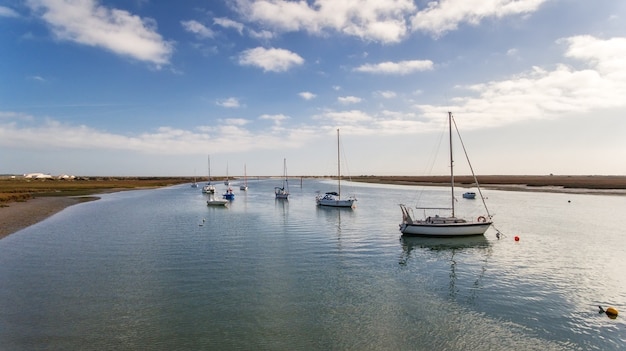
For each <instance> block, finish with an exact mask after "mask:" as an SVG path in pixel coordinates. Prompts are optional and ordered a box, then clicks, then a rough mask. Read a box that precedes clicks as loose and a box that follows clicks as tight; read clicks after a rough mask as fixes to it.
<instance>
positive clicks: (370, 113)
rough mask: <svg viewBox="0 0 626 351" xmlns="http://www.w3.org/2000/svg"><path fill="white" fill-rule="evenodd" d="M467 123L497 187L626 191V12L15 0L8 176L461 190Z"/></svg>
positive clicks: (478, 163) (394, 3)
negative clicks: (450, 133)
mask: <svg viewBox="0 0 626 351" xmlns="http://www.w3.org/2000/svg"><path fill="white" fill-rule="evenodd" d="M448 111H451V112H452V113H453V115H454V118H455V121H456V124H457V126H458V128H459V130H460V133H461V136H462V138H463V143H464V145H465V147H466V150H467V152H468V156H469V158H470V160H471V162H472V166H473V168H474V171H475V172H476V173H477V174H479V175H480V174H483V175H509V174H510V175H521V174H532V175H542V174H561V175H562V174H566V175H626V137H625V136H626V116H624V112H626V1H615V0H595V1H579V0H440V1H432V0H429V1H422V0H308V1H304V0H300V1H285V0H256V1H255V0H204V1H201V0H185V1H168V0H99V1H98V0H24V1H17V0H0V174H24V173H31V172H43V173H49V174H53V175H58V174H71V175H84V176H95V175H102V176H106V175H112V176H116V175H117V176H180V175H182V176H198V177H203V176H207V173H208V172H209V169H208V159H209V155H210V164H211V168H210V172H211V174H212V175H214V176H223V175H226V174H228V175H230V176H237V175H242V174H243V172H244V167H245V169H246V172H247V174H248V175H249V176H254V175H264V176H265V175H281V174H282V173H283V160H284V159H286V163H287V170H288V171H287V173H288V175H290V176H298V175H332V174H335V173H336V169H337V132H336V131H337V129H339V130H340V135H341V136H340V140H341V142H340V145H341V147H340V150H341V152H340V154H341V166H342V168H341V169H342V173H343V174H344V176H345V175H354V176H356V175H431V174H447V173H448V172H449V167H448V166H447V165H446V163H445V162H446V161H445V157H440V156H437V155H439V154H440V153H442V151H441V150H447V149H446V148H447V144H446V142H445V141H442V136H443V137H445V130H446V129H445V128H446V127H445V123H446V119H447V115H448ZM459 145H460V144H459V143H457V142H455V150H458V149H459V148H460V147H459ZM439 159H442V160H443V162H440V161H439ZM435 160H437V161H435ZM463 160H464V156H462V155H457V154H456V151H455V173H457V174H469V171H468V168H467V167H466V166H463V165H462V164H464V162H461V161H463Z"/></svg>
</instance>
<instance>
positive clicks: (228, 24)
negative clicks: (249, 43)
mask: <svg viewBox="0 0 626 351" xmlns="http://www.w3.org/2000/svg"><path fill="white" fill-rule="evenodd" d="M213 23H215V24H217V25H218V26H221V27H224V28H232V29H234V30H236V31H237V32H239V34H243V28H244V27H243V24H241V23H239V22H235V21H233V20H231V19H229V18H224V17H218V18H214V19H213Z"/></svg>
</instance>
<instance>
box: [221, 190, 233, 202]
mask: <svg viewBox="0 0 626 351" xmlns="http://www.w3.org/2000/svg"><path fill="white" fill-rule="evenodd" d="M222 197H223V198H224V199H226V200H234V199H235V194H233V188H231V187H228V189H226V192H225V193H224V194H223V195H222Z"/></svg>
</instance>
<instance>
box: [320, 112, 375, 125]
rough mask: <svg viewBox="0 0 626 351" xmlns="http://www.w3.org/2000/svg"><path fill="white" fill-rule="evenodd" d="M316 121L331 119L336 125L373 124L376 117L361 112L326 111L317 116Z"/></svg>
mask: <svg viewBox="0 0 626 351" xmlns="http://www.w3.org/2000/svg"><path fill="white" fill-rule="evenodd" d="M314 118H315V119H329V120H332V121H333V122H335V123H342V124H359V123H362V122H373V121H374V120H375V118H374V117H372V116H370V115H369V114H367V113H366V112H363V111H360V110H350V111H325V112H324V113H323V114H321V115H318V116H315V117H314Z"/></svg>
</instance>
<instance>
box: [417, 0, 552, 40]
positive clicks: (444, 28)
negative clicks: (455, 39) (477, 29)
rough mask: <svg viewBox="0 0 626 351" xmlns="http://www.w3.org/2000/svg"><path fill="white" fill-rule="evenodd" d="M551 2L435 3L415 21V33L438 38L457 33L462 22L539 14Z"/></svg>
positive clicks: (450, 0)
mask: <svg viewBox="0 0 626 351" xmlns="http://www.w3.org/2000/svg"><path fill="white" fill-rule="evenodd" d="M547 1H548V0H482V1H479V2H478V3H477V2H474V1H467V0H439V1H431V2H429V3H428V5H427V6H426V8H425V9H423V10H421V11H419V12H417V13H415V15H414V16H413V17H412V19H411V24H412V29H413V30H414V31H424V32H427V33H431V34H432V35H433V36H435V37H438V36H441V35H443V34H445V33H446V32H449V31H452V30H456V29H457V28H458V26H459V24H461V23H469V24H471V25H476V24H478V23H480V21H481V20H483V19H485V18H489V17H495V18H502V17H506V16H512V15H525V14H528V13H532V12H535V11H537V9H538V8H539V7H540V6H541V5H542V4H543V3H545V2H547Z"/></svg>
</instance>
